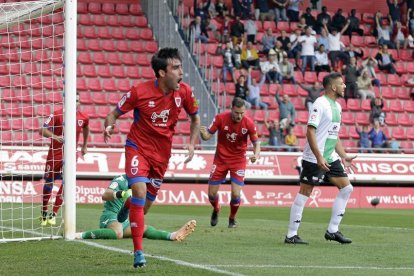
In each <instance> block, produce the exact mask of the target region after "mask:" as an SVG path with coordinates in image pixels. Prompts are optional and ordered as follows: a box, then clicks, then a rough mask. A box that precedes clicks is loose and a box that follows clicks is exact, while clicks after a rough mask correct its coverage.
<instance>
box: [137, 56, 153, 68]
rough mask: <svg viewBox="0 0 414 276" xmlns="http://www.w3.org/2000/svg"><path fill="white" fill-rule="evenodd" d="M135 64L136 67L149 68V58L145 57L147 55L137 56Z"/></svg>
mask: <svg viewBox="0 0 414 276" xmlns="http://www.w3.org/2000/svg"><path fill="white" fill-rule="evenodd" d="M136 62H137V64H138V65H141V66H150V64H151V62H150V58H149V56H147V54H138V55H137V58H136Z"/></svg>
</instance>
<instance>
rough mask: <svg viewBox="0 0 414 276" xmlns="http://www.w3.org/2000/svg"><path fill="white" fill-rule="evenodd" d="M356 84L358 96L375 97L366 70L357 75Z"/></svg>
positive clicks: (364, 97) (363, 97) (362, 97)
mask: <svg viewBox="0 0 414 276" xmlns="http://www.w3.org/2000/svg"><path fill="white" fill-rule="evenodd" d="M357 86H358V95H359V98H361V99H362V100H365V99H366V98H370V99H374V98H375V93H374V92H373V91H372V80H371V78H370V77H369V74H368V71H367V70H364V71H362V73H361V76H359V77H358V80H357Z"/></svg>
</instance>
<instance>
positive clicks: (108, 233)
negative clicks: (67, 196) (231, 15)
mask: <svg viewBox="0 0 414 276" xmlns="http://www.w3.org/2000/svg"><path fill="white" fill-rule="evenodd" d="M130 196H131V192H130V190H128V180H127V178H126V175H119V176H116V177H115V178H114V179H112V181H111V184H110V185H109V187H108V188H107V189H106V190H105V192H104V193H103V195H102V199H103V200H105V201H106V202H105V203H104V209H103V212H102V215H101V218H100V221H99V227H100V229H96V230H91V231H85V232H80V233H76V238H77V239H113V240H115V239H122V238H130V237H131V227H130V225H129V220H125V221H124V222H123V223H120V222H118V220H117V215H118V212H119V211H120V209H121V208H122V206H123V205H124V201H125V200H126V199H127V198H129V197H130ZM195 227H196V221H195V220H191V221H189V222H187V223H186V224H184V226H182V227H181V228H180V229H178V230H177V231H175V232H172V233H170V232H167V231H162V230H158V229H155V228H154V227H152V226H148V225H145V230H144V238H147V239H153V240H167V241H182V240H184V239H185V238H186V237H187V236H188V235H190V234H191V233H192V232H193V231H194V229H195Z"/></svg>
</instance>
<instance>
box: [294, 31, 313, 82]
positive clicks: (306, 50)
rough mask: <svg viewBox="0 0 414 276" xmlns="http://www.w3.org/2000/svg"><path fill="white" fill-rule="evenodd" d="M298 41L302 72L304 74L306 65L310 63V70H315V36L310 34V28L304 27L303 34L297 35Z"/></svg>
mask: <svg viewBox="0 0 414 276" xmlns="http://www.w3.org/2000/svg"><path fill="white" fill-rule="evenodd" d="M298 42H299V43H301V44H302V52H301V59H302V69H301V70H302V74H303V75H305V70H306V66H307V65H308V63H309V64H310V67H311V71H315V46H316V44H317V42H318V41H317V40H316V37H315V36H314V35H313V34H312V28H311V27H309V26H308V27H306V31H305V35H302V36H301V37H299V39H298Z"/></svg>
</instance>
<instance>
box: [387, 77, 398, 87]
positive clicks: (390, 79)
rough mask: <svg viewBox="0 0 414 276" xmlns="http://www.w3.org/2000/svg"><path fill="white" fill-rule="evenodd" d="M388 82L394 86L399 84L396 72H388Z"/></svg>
mask: <svg viewBox="0 0 414 276" xmlns="http://www.w3.org/2000/svg"><path fill="white" fill-rule="evenodd" d="M387 80H388V84H389V85H394V86H400V85H401V80H400V77H399V76H398V75H397V74H388V79H387Z"/></svg>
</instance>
